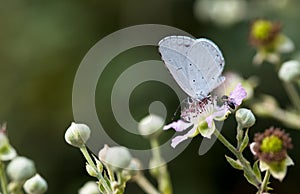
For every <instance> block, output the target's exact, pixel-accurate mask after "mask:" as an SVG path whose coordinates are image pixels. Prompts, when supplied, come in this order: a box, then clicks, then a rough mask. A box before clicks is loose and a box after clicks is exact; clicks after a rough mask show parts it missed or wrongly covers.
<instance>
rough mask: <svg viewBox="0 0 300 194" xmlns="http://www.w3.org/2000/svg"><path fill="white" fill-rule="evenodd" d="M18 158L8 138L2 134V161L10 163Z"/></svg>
mask: <svg viewBox="0 0 300 194" xmlns="http://www.w3.org/2000/svg"><path fill="white" fill-rule="evenodd" d="M16 156H17V152H16V150H15V149H14V148H13V147H12V146H11V145H10V144H9V140H8V138H7V136H6V135H5V134H4V133H3V132H0V160H1V161H8V160H12V159H13V158H15V157H16Z"/></svg>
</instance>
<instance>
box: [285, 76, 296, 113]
mask: <svg viewBox="0 0 300 194" xmlns="http://www.w3.org/2000/svg"><path fill="white" fill-rule="evenodd" d="M283 85H284V88H285V90H286V92H287V94H288V96H289V98H290V100H291V102H292V104H293V105H294V106H295V107H296V108H297V110H298V112H300V96H299V94H298V92H297V90H296V88H295V86H294V85H293V84H292V83H287V82H284V83H283Z"/></svg>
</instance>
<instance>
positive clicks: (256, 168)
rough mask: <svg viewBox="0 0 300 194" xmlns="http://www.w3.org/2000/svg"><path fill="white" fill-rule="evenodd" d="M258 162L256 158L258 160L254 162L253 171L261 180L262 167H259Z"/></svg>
mask: <svg viewBox="0 0 300 194" xmlns="http://www.w3.org/2000/svg"><path fill="white" fill-rule="evenodd" d="M258 162H259V160H256V162H254V164H253V172H254V174H255V175H256V177H257V178H258V179H259V180H260V181H261V173H260V169H259V167H258Z"/></svg>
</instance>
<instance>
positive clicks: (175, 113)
mask: <svg viewBox="0 0 300 194" xmlns="http://www.w3.org/2000/svg"><path fill="white" fill-rule="evenodd" d="M186 100H187V99H183V100H182V101H181V102H180V104H179V105H178V106H177V108H176V111H175V112H174V114H173V117H172V121H173V120H175V117H176V115H177V113H178V111H179V109H180V108H181V105H182V104H183V103H184V101H186Z"/></svg>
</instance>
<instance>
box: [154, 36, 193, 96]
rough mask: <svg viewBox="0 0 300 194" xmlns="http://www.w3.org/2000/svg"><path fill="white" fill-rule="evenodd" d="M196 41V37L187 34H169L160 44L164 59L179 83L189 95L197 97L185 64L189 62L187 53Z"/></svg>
mask: <svg viewBox="0 0 300 194" xmlns="http://www.w3.org/2000/svg"><path fill="white" fill-rule="evenodd" d="M194 42H195V40H194V39H191V38H189V37H186V36H168V37H166V38H164V39H162V40H161V41H160V42H159V43H158V45H159V52H160V53H161V57H162V60H163V61H164V63H165V65H166V66H167V68H168V70H169V71H170V73H171V75H172V76H173V78H174V79H175V80H176V82H177V83H178V85H179V86H180V87H181V89H182V90H183V91H184V92H185V93H187V94H188V95H189V96H191V97H193V98H197V96H196V93H195V92H194V89H193V88H192V86H191V85H190V83H189V79H190V78H189V77H188V75H189V73H188V68H187V67H186V66H185V65H184V64H186V62H187V58H186V55H187V53H188V51H189V49H190V47H191V46H192V45H193V44H194Z"/></svg>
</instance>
